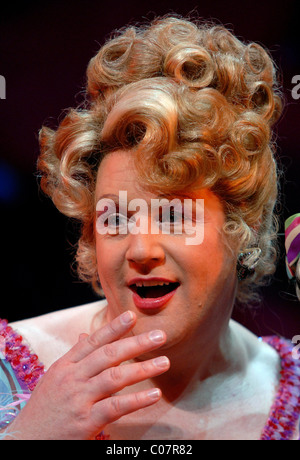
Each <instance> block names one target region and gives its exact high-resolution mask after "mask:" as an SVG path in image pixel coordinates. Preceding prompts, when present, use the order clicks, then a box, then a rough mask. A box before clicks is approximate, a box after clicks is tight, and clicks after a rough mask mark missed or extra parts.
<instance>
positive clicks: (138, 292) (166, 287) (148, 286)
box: [128, 277, 179, 310]
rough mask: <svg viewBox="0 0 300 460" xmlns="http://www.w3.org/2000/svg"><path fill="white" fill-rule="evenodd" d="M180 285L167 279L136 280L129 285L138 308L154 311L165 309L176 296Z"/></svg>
mask: <svg viewBox="0 0 300 460" xmlns="http://www.w3.org/2000/svg"><path fill="white" fill-rule="evenodd" d="M178 286H179V283H178V282H177V281H172V280H169V279H166V278H153V277H152V278H134V279H132V280H131V281H130V282H129V283H128V287H129V288H130V289H131V290H132V292H133V301H134V304H135V306H136V307H137V308H139V309H142V310H154V309H157V308H161V307H163V306H164V305H165V304H166V303H167V302H168V301H169V300H170V299H171V298H172V297H173V296H174V294H175V292H176V290H177V288H178Z"/></svg>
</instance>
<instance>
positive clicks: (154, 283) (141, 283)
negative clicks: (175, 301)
mask: <svg viewBox="0 0 300 460" xmlns="http://www.w3.org/2000/svg"><path fill="white" fill-rule="evenodd" d="M169 284H170V283H169V282H168V281H166V282H164V281H151V280H149V281H148V280H144V281H138V282H137V283H135V285H136V286H137V287H142V286H164V285H166V286H168V285H169Z"/></svg>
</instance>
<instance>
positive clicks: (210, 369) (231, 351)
mask: <svg viewBox="0 0 300 460" xmlns="http://www.w3.org/2000/svg"><path fill="white" fill-rule="evenodd" d="M232 326H233V322H232V321H230V322H229V323H228V324H227V325H226V327H225V328H224V330H223V331H221V333H220V334H219V335H217V336H216V335H215V336H213V337H212V338H210V339H209V340H208V339H206V338H205V335H204V337H203V335H202V336H201V338H200V339H199V338H198V340H196V339H195V337H191V338H190V341H189V342H190V344H189V343H187V344H186V346H185V347H184V348H183V347H182V345H181V344H178V346H177V347H174V348H172V350H168V351H167V352H166V353H165V354H166V355H167V356H168V358H169V359H170V362H171V367H170V370H169V371H168V372H166V373H165V374H162V375H161V376H159V377H157V378H155V379H153V383H154V385H155V386H157V387H159V388H160V389H161V390H162V393H163V395H164V399H165V400H166V401H167V402H173V401H175V400H177V399H184V398H185V396H188V395H189V394H190V393H191V392H193V389H194V388H195V387H196V385H200V384H201V383H203V382H205V381H206V380H208V379H210V381H211V382H212V384H213V382H217V381H219V380H220V378H221V379H222V376H223V377H224V376H225V374H227V375H228V374H233V373H238V372H241V371H242V370H243V369H244V368H245V365H246V362H247V359H246V351H245V347H244V346H243V344H242V343H241V342H240V340H239V339H238V338H237V337H236V334H235V333H234V331H233V327H232ZM189 345H191V346H189ZM182 363H184V366H183V365H182ZM170 382H172V385H170Z"/></svg>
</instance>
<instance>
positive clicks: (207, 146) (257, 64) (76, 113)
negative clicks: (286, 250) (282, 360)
mask: <svg viewBox="0 0 300 460" xmlns="http://www.w3.org/2000/svg"><path fill="white" fill-rule="evenodd" d="M281 110H282V103H281V96H280V89H279V87H278V83H277V80H276V69H275V66H274V64H273V62H272V59H271V58H270V56H269V55H268V53H267V52H266V51H265V50H264V49H263V48H262V47H261V46H260V45H258V44H255V43H249V44H247V43H243V42H242V41H240V40H239V39H237V38H236V37H235V36H234V35H233V34H232V33H231V32H230V31H229V30H227V29H226V28H225V27H223V26H221V25H216V24H211V23H207V22H204V23H203V22H198V21H192V20H188V19H185V18H181V17H177V16H176V17H175V16H174V15H173V16H167V17H163V18H157V19H156V20H154V21H153V22H151V23H150V24H146V25H139V26H130V27H128V28H125V29H122V30H120V31H118V32H116V33H115V35H114V36H113V37H112V38H110V39H109V40H108V41H107V42H106V44H105V45H104V46H103V47H102V48H101V49H100V50H99V52H98V53H97V54H96V56H95V57H94V58H93V59H91V61H90V63H89V66H88V69H87V98H86V102H85V104H84V106H83V107H80V108H77V109H76V110H75V109H71V110H69V112H68V113H67V115H66V116H65V117H64V119H63V121H62V122H61V123H60V125H59V127H58V128H57V130H55V131H54V130H52V129H49V128H47V127H43V128H42V129H41V132H40V147H41V155H40V158H39V161H38V167H39V170H40V171H41V187H42V189H43V191H44V192H45V193H46V194H48V195H49V196H50V197H51V198H52V200H53V202H54V204H55V205H56V207H57V208H58V209H59V210H60V211H61V212H62V213H64V214H65V215H67V216H70V217H72V218H75V219H78V220H79V221H80V222H81V223H82V227H81V228H82V231H81V236H80V239H79V242H78V250H77V256H76V261H77V267H78V273H79V276H80V278H81V279H82V280H84V281H86V282H88V283H91V284H92V286H93V287H94V290H95V291H96V292H98V293H101V294H103V292H102V291H101V286H99V284H98V277H97V266H96V254H95V198H94V191H95V183H96V176H97V170H98V168H99V164H100V162H101V160H102V159H103V157H104V156H105V155H107V154H109V152H112V151H114V150H117V149H120V148H121V149H127V150H130V152H131V153H132V154H134V159H135V162H136V167H137V170H138V173H139V175H140V178H141V181H142V182H141V183H143V184H145V187H149V189H151V190H160V191H162V192H164V193H171V192H172V193H176V192H178V193H179V192H180V191H183V190H185V189H187V188H188V189H192V188H193V187H194V186H196V185H198V186H199V183H201V185H203V187H209V188H210V189H211V190H212V191H213V192H214V193H216V194H217V196H218V197H219V198H220V200H221V201H222V203H223V205H224V210H225V214H226V224H225V228H224V232H225V233H226V234H228V235H231V237H233V238H236V239H237V240H238V241H239V242H240V249H241V250H242V249H244V248H246V247H249V246H258V247H260V248H261V250H262V254H261V258H260V262H259V264H258V266H257V268H256V270H255V273H254V274H253V275H252V276H251V277H250V278H248V279H246V280H244V281H240V282H239V286H238V292H237V300H238V301H240V302H242V303H245V302H249V301H250V300H251V299H252V300H253V299H255V298H256V297H255V296H256V294H255V291H256V287H257V286H258V285H261V284H263V282H265V279H266V278H267V277H268V276H270V275H271V274H272V273H273V272H274V269H275V260H276V219H275V217H274V206H275V203H276V200H277V193H278V191H277V165H276V162H275V158H274V152H275V142H274V140H273V137H272V136H273V135H272V131H271V128H272V126H273V124H274V123H275V122H276V121H277V119H278V117H279V115H280V113H281Z"/></svg>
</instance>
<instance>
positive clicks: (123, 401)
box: [91, 388, 162, 427]
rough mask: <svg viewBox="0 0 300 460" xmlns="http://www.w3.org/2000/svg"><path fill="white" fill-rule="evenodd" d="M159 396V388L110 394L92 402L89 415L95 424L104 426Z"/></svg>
mask: <svg viewBox="0 0 300 460" xmlns="http://www.w3.org/2000/svg"><path fill="white" fill-rule="evenodd" d="M161 396H162V393H161V390H160V389H159V388H152V389H150V390H144V391H141V392H138V393H130V394H126V395H120V396H112V397H111V398H106V399H105V400H103V401H99V402H98V403H96V404H94V406H93V408H92V411H91V415H92V418H93V420H94V421H95V424H97V426H99V427H104V426H105V425H107V424H108V423H112V422H114V421H115V420H118V419H119V418H120V417H123V415H127V414H130V413H132V412H135V411H137V410H139V409H143V408H144V407H148V406H151V405H152V404H155V403H156V402H158V401H159V400H160V398H161Z"/></svg>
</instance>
